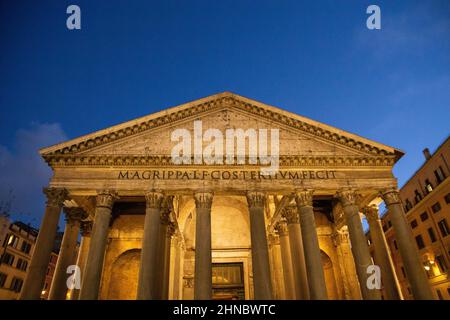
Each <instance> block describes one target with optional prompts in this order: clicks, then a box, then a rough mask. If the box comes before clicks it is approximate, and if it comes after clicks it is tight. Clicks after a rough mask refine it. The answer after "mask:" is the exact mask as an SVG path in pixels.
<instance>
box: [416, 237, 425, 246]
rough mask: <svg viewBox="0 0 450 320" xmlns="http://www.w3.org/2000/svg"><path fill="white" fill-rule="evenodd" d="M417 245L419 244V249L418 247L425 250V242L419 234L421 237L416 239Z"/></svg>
mask: <svg viewBox="0 0 450 320" xmlns="http://www.w3.org/2000/svg"><path fill="white" fill-rule="evenodd" d="M416 243H417V247H418V248H419V249H423V248H425V242H423V238H422V235H420V234H419V235H418V236H417V237H416Z"/></svg>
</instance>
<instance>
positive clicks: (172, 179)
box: [21, 93, 431, 299]
mask: <svg viewBox="0 0 450 320" xmlns="http://www.w3.org/2000/svg"><path fill="white" fill-rule="evenodd" d="M198 119H201V120H202V122H203V127H204V128H207V129H214V130H219V131H220V130H222V131H224V132H225V131H226V130H227V129H229V128H243V129H244V130H246V129H251V128H255V129H261V128H263V129H274V130H275V129H276V130H279V168H278V171H277V172H275V173H273V174H272V175H267V174H262V173H261V170H260V169H261V167H262V166H264V165H262V164H261V163H260V162H258V163H250V162H245V163H243V164H242V163H241V164H239V163H237V162H236V163H234V164H232V163H223V164H207V163H195V161H192V162H186V163H177V164H175V163H173V162H172V161H171V150H172V147H173V146H174V145H175V144H176V143H174V142H173V141H172V140H171V133H172V132H174V130H177V129H180V128H189V126H190V125H191V126H192V124H193V122H194V120H198ZM192 131H193V132H194V128H193V127H192ZM202 143H206V145H205V146H204V148H203V150H205V149H207V147H208V146H207V141H206V142H205V141H203V142H202ZM259 147H260V148H261V146H259ZM247 148H251V147H250V146H249V147H247ZM41 154H42V156H43V157H44V159H45V160H46V161H47V163H48V164H49V165H50V166H51V168H52V169H53V172H54V175H53V177H52V179H51V181H50V184H49V187H48V188H47V189H46V190H47V191H46V195H47V197H48V202H47V208H46V212H45V216H44V219H43V221H42V226H41V230H46V232H45V233H44V232H42V231H41V233H40V234H39V237H38V241H37V246H36V253H35V255H34V256H33V259H32V262H31V265H30V275H32V276H29V277H28V278H27V279H26V281H25V284H24V289H23V293H22V296H21V298H22V299H37V298H39V294H40V290H41V287H40V283H41V282H42V281H41V279H44V277H45V270H43V268H42V266H43V265H46V262H48V259H49V257H50V251H49V250H50V249H49V246H50V245H51V244H52V239H53V238H54V236H55V233H56V226H57V223H58V217H59V214H60V213H59V212H60V211H61V208H62V207H66V206H68V204H69V203H70V204H72V205H73V204H74V203H75V204H76V208H77V209H76V210H75V209H73V208H72V209H66V213H67V219H71V220H70V221H72V220H74V219H75V218H74V217H76V220H74V221H75V222H73V223H72V224H69V223H68V227H67V228H66V230H67V231H66V232H67V237H66V235H65V238H64V239H66V238H67V241H66V240H64V241H66V242H67V243H68V245H67V246H65V247H64V248H65V252H64V254H65V255H67V256H70V252H69V251H73V250H75V249H74V246H73V242H74V241H73V240H74V239H76V236H75V235H74V233H75V232H76V233H78V230H79V229H80V226H81V229H82V232H83V233H82V238H81V239H82V240H81V246H80V250H79V252H80V253H79V256H78V263H79V264H80V265H79V267H80V269H81V273H82V274H81V279H82V280H81V290H74V291H73V292H72V297H73V298H79V299H219V298H230V299H231V298H235V297H237V296H243V297H244V298H246V299H275V298H280V299H360V298H363V299H381V296H382V295H383V296H384V298H389V299H398V298H400V295H399V294H398V292H396V290H397V289H398V288H397V287H396V285H395V284H392V285H391V283H392V281H394V282H395V278H396V275H395V271H394V270H393V269H392V268H390V264H389V261H390V260H389V257H390V256H389V251H388V248H387V247H386V246H385V245H383V236H384V235H380V234H379V233H378V235H379V236H380V239H379V241H378V242H377V243H378V244H377V247H376V249H377V253H376V254H377V256H378V259H376V260H377V261H382V263H380V267H381V268H382V277H383V279H382V281H383V282H386V283H385V286H384V287H385V288H378V289H373V288H372V289H371V288H368V287H367V285H366V283H367V280H368V277H369V276H370V274H368V273H367V267H368V266H369V265H372V264H373V261H372V257H371V256H370V252H369V249H368V244H367V240H366V238H365V235H364V232H363V229H362V223H361V216H362V213H363V212H364V214H366V215H368V214H370V219H369V222H370V223H369V226H370V228H371V230H372V228H377V224H376V223H372V221H373V215H374V213H373V211H370V213H369V209H367V208H373V206H372V205H373V204H375V203H379V202H380V199H384V200H385V203H386V205H387V207H388V209H390V210H393V211H394V212H395V215H396V216H398V218H397V219H396V220H395V221H394V219H393V223H394V228H395V230H396V232H397V230H398V232H399V235H402V236H403V238H404V239H405V240H404V241H402V242H401V241H400V240H399V249H400V250H401V252H402V255H405V257H406V256H407V257H408V258H406V259H407V262H405V269H406V272H407V274H408V278H409V281H410V282H411V284H412V286H411V287H412V290H413V291H414V292H415V296H416V298H418V299H428V298H430V299H431V293H428V291H429V288H428V289H427V287H428V281H427V278H426V276H425V272H424V270H423V268H422V266H421V265H420V260H419V259H418V256H417V252H416V251H415V247H413V242H410V243H411V245H410V244H409V242H408V241H409V237H410V235H409V234H408V230H407V228H406V220H405V219H402V218H401V217H402V214H403V212H402V210H403V209H402V206H399V205H398V201H397V200H396V199H397V198H396V194H397V191H396V187H397V182H396V179H395V177H394V176H393V175H392V167H393V165H394V164H395V162H396V161H397V160H398V159H399V158H400V157H401V155H402V153H401V151H399V150H397V149H394V148H392V147H389V146H385V145H382V144H380V143H377V142H373V141H370V140H368V139H364V138H361V137H359V136H356V135H353V134H351V133H347V132H344V131H342V130H339V129H336V128H333V127H331V126H328V125H324V124H321V123H318V122H316V121H313V120H310V119H307V118H304V117H301V116H298V115H295V114H292V113H289V112H286V111H283V110H281V109H278V108H275V107H271V106H268V105H265V104H262V103H259V102H256V101H254V100H251V99H247V98H244V97H241V96H238V95H235V94H231V93H222V94H218V95H214V96H211V97H207V98H204V99H200V100H197V101H194V102H191V103H187V104H184V105H181V106H178V107H174V108H170V109H167V110H164V111H161V112H158V113H155V114H152V115H149V116H146V117H143V118H140V119H136V120H132V121H129V122H125V123H123V124H120V125H117V126H114V127H111V128H108V129H105V130H102V131H98V132H95V133H93V134H90V135H86V136H83V137H80V138H77V139H74V140H71V141H68V142H65V143H62V144H59V145H56V146H52V147H49V148H45V149H43V150H41ZM248 154H251V152H250V151H249V152H247V155H248ZM74 212H76V213H77V215H75V214H74ZM375 220H376V218H375ZM70 221H69V220H68V222H70ZM91 229H92V231H90V230H91ZM378 231H379V230H378ZM269 240H270V241H269ZM350 243H351V245H350ZM69 244H70V245H69ZM380 257H381V258H380ZM66 265H67V263H66V262H64V260H61V262H59V261H58V268H57V272H58V274H57V275H56V276H55V279H54V283H53V284H52V289H51V290H53V291H51V292H55V294H54V295H53V297H54V298H55V299H57V298H59V297H63V294H64V288H63V283H65V280H66V278H65V277H64V276H63V274H65V270H64V267H65V266H66ZM59 266H60V267H59ZM214 266H219V267H217V268H216V269H215V267H214ZM227 268H228V269H227ZM215 284H220V286H217V288H220V289H215V286H214V285H215ZM274 284H275V285H274ZM53 286H54V288H55V289H53ZM242 291H243V292H242ZM51 296H52V295H51Z"/></svg>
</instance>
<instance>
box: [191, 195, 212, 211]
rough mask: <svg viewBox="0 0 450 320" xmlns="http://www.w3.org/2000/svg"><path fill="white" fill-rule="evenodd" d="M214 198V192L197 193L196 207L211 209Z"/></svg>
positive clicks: (195, 196)
mask: <svg viewBox="0 0 450 320" xmlns="http://www.w3.org/2000/svg"><path fill="white" fill-rule="evenodd" d="M213 196H214V195H213V193H212V192H196V193H195V194H194V199H195V207H196V208H202V209H211V205H212V200H213Z"/></svg>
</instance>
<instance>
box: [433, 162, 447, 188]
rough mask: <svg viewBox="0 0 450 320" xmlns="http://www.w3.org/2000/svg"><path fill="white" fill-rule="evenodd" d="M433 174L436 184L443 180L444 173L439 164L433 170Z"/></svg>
mask: <svg viewBox="0 0 450 320" xmlns="http://www.w3.org/2000/svg"><path fill="white" fill-rule="evenodd" d="M434 175H435V176H436V181H437V183H438V184H439V183H441V182H442V181H444V180H445V173H444V170H442V167H441V166H439V168H437V169H436V170H434Z"/></svg>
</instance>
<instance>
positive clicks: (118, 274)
mask: <svg viewBox="0 0 450 320" xmlns="http://www.w3.org/2000/svg"><path fill="white" fill-rule="evenodd" d="M140 261H141V250H140V249H131V250H127V251H125V252H123V253H122V254H121V255H120V256H119V257H117V259H116V260H115V261H114V263H113V265H112V268H111V278H110V281H109V288H108V296H107V299H108V300H135V299H136V294H137V286H138V277H139V266H140Z"/></svg>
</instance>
